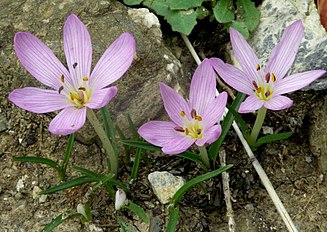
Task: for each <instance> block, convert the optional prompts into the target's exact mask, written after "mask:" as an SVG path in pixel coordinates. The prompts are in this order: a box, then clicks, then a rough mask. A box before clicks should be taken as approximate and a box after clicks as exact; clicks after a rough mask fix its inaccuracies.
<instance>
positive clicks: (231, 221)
mask: <svg viewBox="0 0 327 232" xmlns="http://www.w3.org/2000/svg"><path fill="white" fill-rule="evenodd" d="M219 160H220V165H221V167H224V166H226V151H225V149H220V151H219ZM221 177H222V179H223V190H224V195H225V202H226V211H227V212H226V216H227V218H228V230H229V232H235V229H236V223H235V220H234V211H233V207H232V201H231V194H230V189H229V173H228V171H227V172H223V173H221Z"/></svg>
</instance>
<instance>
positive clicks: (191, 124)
mask: <svg viewBox="0 0 327 232" xmlns="http://www.w3.org/2000/svg"><path fill="white" fill-rule="evenodd" d="M180 115H181V116H182V118H183V119H184V125H183V127H180V126H177V127H175V128H174V129H175V130H176V131H178V132H180V133H182V134H184V135H186V136H189V137H190V138H191V139H202V137H203V124H202V117H201V116H200V115H197V114H196V111H195V110H194V109H193V110H192V111H191V117H192V119H191V120H189V119H187V118H186V117H185V112H184V111H181V112H180Z"/></svg>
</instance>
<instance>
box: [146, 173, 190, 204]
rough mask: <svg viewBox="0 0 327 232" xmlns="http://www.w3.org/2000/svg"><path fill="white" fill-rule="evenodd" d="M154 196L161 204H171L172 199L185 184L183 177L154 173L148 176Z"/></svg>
mask: <svg viewBox="0 0 327 232" xmlns="http://www.w3.org/2000/svg"><path fill="white" fill-rule="evenodd" d="M148 180H149V182H150V184H151V187H152V190H153V192H154V194H155V195H156V196H157V197H158V199H159V201H160V202H161V204H167V203H169V201H170V199H171V198H172V197H173V196H174V194H175V193H176V192H177V191H178V189H180V188H181V187H182V186H183V185H184V184H185V180H184V179H183V178H182V177H178V176H174V175H172V174H170V173H169V172H166V171H164V172H152V173H150V174H149V175H148Z"/></svg>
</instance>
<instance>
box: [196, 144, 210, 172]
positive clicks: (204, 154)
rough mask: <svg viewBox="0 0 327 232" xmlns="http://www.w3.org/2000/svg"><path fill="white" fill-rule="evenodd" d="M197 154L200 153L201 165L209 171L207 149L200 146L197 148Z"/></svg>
mask: <svg viewBox="0 0 327 232" xmlns="http://www.w3.org/2000/svg"><path fill="white" fill-rule="evenodd" d="M199 152H200V153H199V154H200V157H201V160H202V162H203V164H204V165H205V166H206V167H207V168H208V169H210V160H209V157H208V152H207V149H206V148H205V147H204V146H200V147H199Z"/></svg>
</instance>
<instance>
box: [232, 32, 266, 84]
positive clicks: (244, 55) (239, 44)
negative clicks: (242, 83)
mask: <svg viewBox="0 0 327 232" xmlns="http://www.w3.org/2000/svg"><path fill="white" fill-rule="evenodd" d="M229 33H230V40H231V44H232V47H233V52H234V54H235V57H236V59H237V61H238V62H239V64H240V65H241V67H242V70H243V72H245V73H246V74H247V76H249V77H253V78H255V79H256V80H259V79H260V78H261V77H260V74H261V72H258V71H257V69H256V67H257V65H260V61H259V59H258V57H257V56H256V54H255V53H254V51H253V49H252V48H251V46H250V45H249V44H248V43H247V42H246V40H245V39H244V38H243V36H242V35H241V33H239V32H238V31H237V30H235V29H234V28H230V31H229Z"/></svg>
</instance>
